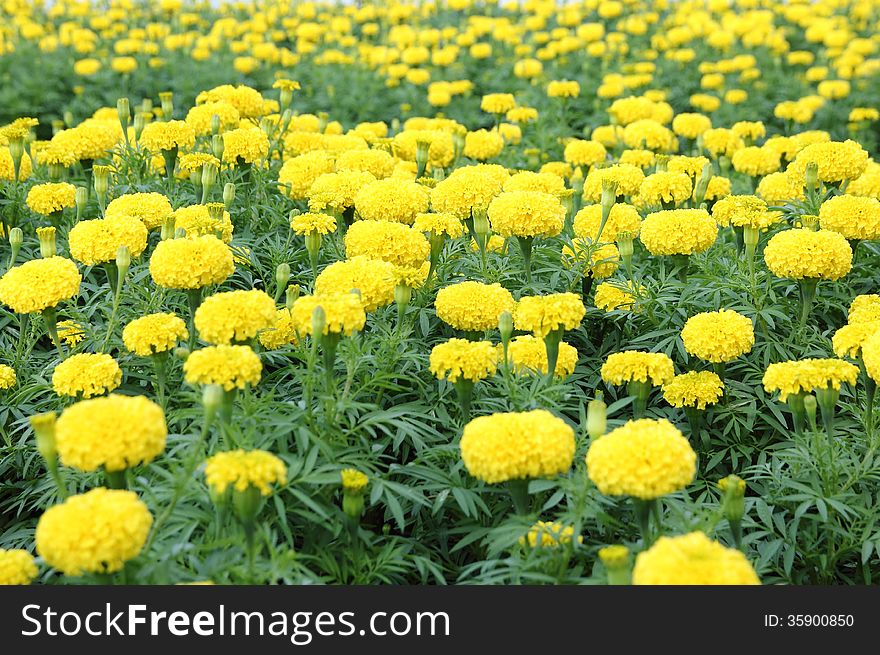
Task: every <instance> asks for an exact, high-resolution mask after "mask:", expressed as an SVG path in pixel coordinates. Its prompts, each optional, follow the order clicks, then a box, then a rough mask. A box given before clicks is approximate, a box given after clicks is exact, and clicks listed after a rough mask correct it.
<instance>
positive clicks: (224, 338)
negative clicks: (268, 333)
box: [195, 289, 275, 344]
mask: <svg viewBox="0 0 880 655" xmlns="http://www.w3.org/2000/svg"><path fill="white" fill-rule="evenodd" d="M274 324H275V301H274V300H272V298H271V297H270V296H269V295H268V294H267V293H266V292H265V291H261V290H259V289H251V290H249V291H246V290H243V289H238V290H235V291H224V292H221V293H215V294H214V295H212V296H208V297H207V298H206V299H205V300H204V301H203V302H202V304H201V305H199V308H198V309H197V310H196V313H195V327H196V330H198V333H199V336H200V337H201V338H202V339H203V340H205V341H207V342H208V343H212V344H230V343H232V342H233V341H237V342H244V341H248V340H250V339H253V338H254V337H255V336H257V333H258V332H260V330H265V329H268V328H270V327H272V326H273V325H274Z"/></svg>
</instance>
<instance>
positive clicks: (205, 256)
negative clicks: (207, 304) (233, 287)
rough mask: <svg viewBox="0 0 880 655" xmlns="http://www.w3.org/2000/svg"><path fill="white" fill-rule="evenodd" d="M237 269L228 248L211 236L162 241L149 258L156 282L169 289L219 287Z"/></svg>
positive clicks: (151, 272) (152, 274)
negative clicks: (214, 285) (217, 285)
mask: <svg viewBox="0 0 880 655" xmlns="http://www.w3.org/2000/svg"><path fill="white" fill-rule="evenodd" d="M234 270H235V263H234V262H233V259H232V251H231V250H230V249H229V246H227V245H226V244H225V243H223V242H222V241H221V240H220V239H218V238H217V237H215V236H212V235H205V236H201V237H197V238H195V239H167V240H165V241H160V242H159V244H158V245H157V246H156V249H155V250H154V251H153V255H152V256H151V257H150V275H151V276H152V278H153V282H155V283H156V284H158V285H159V286H160V287H166V288H169V289H201V288H202V287H206V286H209V285H211V284H220V283H221V282H223V281H224V280H225V279H226V278H227V277H229V276H230V275H232V272H233V271H234Z"/></svg>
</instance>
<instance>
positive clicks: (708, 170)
mask: <svg viewBox="0 0 880 655" xmlns="http://www.w3.org/2000/svg"><path fill="white" fill-rule="evenodd" d="M711 179H712V164H706V165H705V166H703V170H702V171H701V172H700V178H699V179H698V180H697V184H696V186H695V187H694V201H695V202H696V204H697V206H698V207H699V206H700V205H701V204H702V203H703V201H704V200H705V199H706V192H707V191H708V190H709V181H710V180H711Z"/></svg>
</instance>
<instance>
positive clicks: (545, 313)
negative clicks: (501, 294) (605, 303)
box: [513, 293, 587, 338]
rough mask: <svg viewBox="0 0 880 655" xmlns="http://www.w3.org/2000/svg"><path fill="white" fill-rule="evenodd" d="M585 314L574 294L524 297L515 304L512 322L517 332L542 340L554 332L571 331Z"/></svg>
mask: <svg viewBox="0 0 880 655" xmlns="http://www.w3.org/2000/svg"><path fill="white" fill-rule="evenodd" d="M586 312H587V310H586V307H584V302H583V300H581V297H580V296H579V295H577V294H575V293H551V294H549V295H546V296H526V297H524V298H522V299H521V300H520V301H519V302H518V303H516V308H515V309H514V312H513V321H514V325H515V326H516V329H517V330H526V331H528V332H531V333H532V334H534V335H535V336H536V337H542V338H543V337H546V336H547V335H548V334H550V333H551V332H554V331H556V330H573V329H574V328H576V327H577V326H579V325H580V324H581V320H583V318H584V314H586Z"/></svg>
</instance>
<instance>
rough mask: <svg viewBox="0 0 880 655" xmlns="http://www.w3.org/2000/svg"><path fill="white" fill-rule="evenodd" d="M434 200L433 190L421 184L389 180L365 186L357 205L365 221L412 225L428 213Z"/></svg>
mask: <svg viewBox="0 0 880 655" xmlns="http://www.w3.org/2000/svg"><path fill="white" fill-rule="evenodd" d="M430 197H431V193H430V191H428V189H426V188H425V187H424V186H422V185H421V184H417V183H415V182H411V181H410V180H401V179H397V178H388V179H385V180H378V181H376V182H372V183H370V184H367V185H366V186H364V187H363V188H362V189H361V190H360V191H359V192H358V194H357V195H356V196H355V200H354V205H355V209H356V210H357V213H358V216H359V217H360V218H362V219H364V220H368V221H389V222H392V223H405V224H407V225H412V223H413V221H414V220H415V218H416V216H418V215H419V214H420V213H422V212H426V211H428V203H429V200H430Z"/></svg>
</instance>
